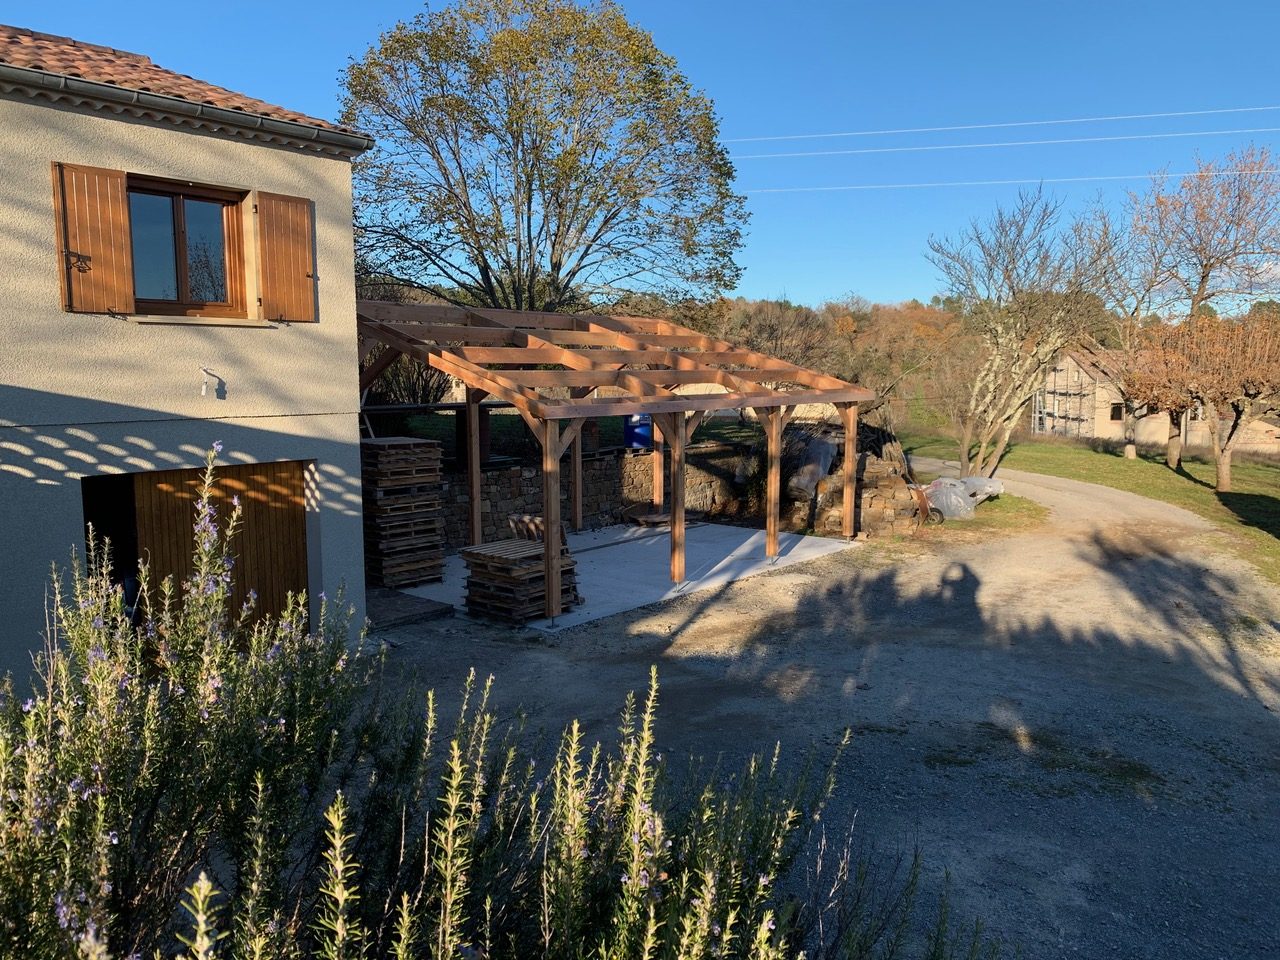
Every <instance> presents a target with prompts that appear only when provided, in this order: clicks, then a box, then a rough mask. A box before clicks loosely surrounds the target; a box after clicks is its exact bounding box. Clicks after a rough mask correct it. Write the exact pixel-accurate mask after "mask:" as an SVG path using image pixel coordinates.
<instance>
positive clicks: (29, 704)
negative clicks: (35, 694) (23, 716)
mask: <svg viewBox="0 0 1280 960" xmlns="http://www.w3.org/2000/svg"><path fill="white" fill-rule="evenodd" d="M35 708H36V702H35V700H33V699H32V698H31V697H27V699H26V700H25V701H23V704H22V712H23V713H30V712H31V711H32V710H34V709H35Z"/></svg>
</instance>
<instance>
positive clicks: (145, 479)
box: [133, 460, 307, 614]
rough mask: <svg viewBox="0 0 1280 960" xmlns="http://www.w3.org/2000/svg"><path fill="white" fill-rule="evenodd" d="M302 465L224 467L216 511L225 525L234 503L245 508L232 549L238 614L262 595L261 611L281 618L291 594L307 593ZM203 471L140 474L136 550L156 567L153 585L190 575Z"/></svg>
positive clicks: (136, 490)
mask: <svg viewBox="0 0 1280 960" xmlns="http://www.w3.org/2000/svg"><path fill="white" fill-rule="evenodd" d="M305 469H306V464H305V463H303V462H301V461H296V460H294V461H284V462H280V463H254V464H244V465H240V466H231V467H218V469H217V486H216V489H215V504H216V505H217V508H218V522H219V526H222V525H223V524H224V523H225V522H226V518H227V516H228V515H229V514H230V512H231V509H232V505H231V497H232V496H233V495H238V496H239V497H240V503H241V506H242V508H243V509H242V514H241V523H240V530H239V532H238V533H237V534H236V537H235V539H234V540H233V541H232V542H231V552H232V553H233V554H234V556H235V558H236V562H235V568H234V570H233V576H234V579H235V589H234V591H233V593H232V602H233V604H234V605H235V606H234V609H237V610H238V609H239V607H240V604H242V603H243V602H244V600H245V597H246V596H247V595H248V591H249V590H250V589H253V590H256V591H257V593H258V611H259V612H260V613H267V614H278V613H279V612H280V611H282V610H283V609H284V606H285V601H286V598H287V596H288V594H289V592H290V591H292V592H294V593H300V592H301V591H303V590H306V589H307V522H306V507H305V501H304V472H305ZM200 478H201V472H200V471H198V470H161V471H157V472H154V473H138V474H134V487H133V489H134V499H135V502H136V504H137V515H138V549H139V553H140V556H141V557H142V558H143V559H145V560H147V561H148V562H149V563H150V565H151V572H152V574H151V575H152V583H153V584H158V583H159V581H160V579H161V578H163V577H165V576H169V575H172V576H174V577H175V578H176V579H178V580H179V581H181V580H182V579H184V578H186V577H188V576H190V575H191V572H192V558H191V554H192V550H193V546H194V534H193V527H194V525H195V502H196V497H197V496H198V495H199V491H200Z"/></svg>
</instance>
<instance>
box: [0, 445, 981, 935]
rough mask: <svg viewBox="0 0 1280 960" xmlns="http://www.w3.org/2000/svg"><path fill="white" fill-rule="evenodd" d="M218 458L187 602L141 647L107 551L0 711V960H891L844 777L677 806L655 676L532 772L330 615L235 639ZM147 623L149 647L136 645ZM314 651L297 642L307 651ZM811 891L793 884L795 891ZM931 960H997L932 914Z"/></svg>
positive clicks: (470, 702) (503, 735) (914, 873)
mask: <svg viewBox="0 0 1280 960" xmlns="http://www.w3.org/2000/svg"><path fill="white" fill-rule="evenodd" d="M212 484H213V455H212V454H211V455H210V459H209V465H208V468H207V471H206V475H205V484H204V489H203V491H202V495H201V497H200V500H199V502H198V505H197V510H196V524H195V565H194V573H193V574H192V576H191V577H189V578H188V579H187V581H186V582H185V583H183V584H173V583H163V584H159V585H152V584H149V583H147V577H146V572H145V570H144V571H143V576H142V579H143V584H144V587H143V599H142V603H141V604H140V608H141V609H142V610H143V614H142V616H141V618H138V617H135V616H133V615H132V614H131V611H129V610H128V609H126V607H125V603H124V597H123V595H122V593H121V591H120V589H119V588H118V587H116V586H113V584H112V582H111V576H110V572H109V565H108V564H107V563H106V557H105V553H104V548H102V547H93V548H91V551H90V556H89V558H88V559H89V562H88V572H87V573H85V574H81V573H79V572H75V573H73V577H72V586H71V589H70V591H69V593H67V594H65V595H64V594H61V593H59V594H56V595H55V596H54V599H53V602H52V617H51V629H50V636H49V641H48V643H47V645H46V649H45V650H44V652H43V654H42V655H41V656H40V657H38V659H37V671H36V681H35V689H34V692H33V693H32V694H31V695H30V696H29V697H24V696H22V695H14V694H13V693H12V692H11V691H9V692H7V694H6V696H5V697H4V704H3V708H2V709H0V956H5V957H7V956H23V957H33V958H72V957H88V958H95V960H110V958H116V960H120V958H139V960H140V958H142V957H147V958H152V957H155V958H182V960H213V958H222V960H268V958H271V960H276V958H284V960H321V958H323V960H409V958H433V960H445V958H449V960H455V958H467V957H470V958H481V957H483V958H494V960H496V958H513V960H523V958H557V960H558V958H581V960H588V958H591V960H632V958H637V960H639V958H655V960H657V958H670V960H676V958H680V960H683V958H690V960H692V958H704V957H706V958H710V957H737V958H753V960H770V958H783V957H797V956H803V955H808V956H809V957H811V958H815V960H818V958H833V960H834V958H841V960H846V958H847V960H855V958H872V957H875V958H890V957H893V956H897V955H899V954H900V953H902V951H903V948H904V944H907V943H908V942H910V941H911V939H912V938H911V934H912V932H913V927H912V925H913V924H915V925H916V926H919V921H918V919H917V917H916V912H915V900H916V897H915V892H916V887H917V883H916V881H917V878H918V875H919V861H918V859H917V860H916V861H915V862H913V863H912V864H911V865H910V866H909V868H908V869H907V871H906V874H905V877H900V876H898V875H896V874H894V875H890V876H887V877H879V876H876V875H873V872H872V871H870V870H869V869H868V867H867V863H868V861H867V860H866V859H865V858H861V857H857V856H855V855H854V854H853V852H852V848H851V847H849V846H846V847H845V848H844V849H843V851H842V852H841V853H839V855H837V856H829V855H828V854H827V852H826V845H825V843H824V842H823V841H822V840H821V839H820V838H821V820H820V817H821V812H822V810H823V806H824V804H825V801H826V799H827V797H828V796H829V795H830V791H831V789H832V785H833V783H834V780H833V771H834V765H833V766H832V767H829V768H827V770H826V771H825V775H824V773H823V771H822V770H821V769H815V768H814V767H812V766H811V765H810V766H806V767H804V768H802V769H801V770H800V771H799V772H798V773H795V774H787V773H783V772H782V769H781V764H780V758H779V756H778V755H777V753H776V752H775V753H774V754H773V755H772V756H770V757H761V758H756V759H753V760H751V761H750V762H749V763H748V764H747V765H746V766H745V767H744V769H742V770H741V771H739V772H736V773H732V774H727V775H726V774H724V773H723V772H720V771H714V772H710V773H703V774H701V775H699V773H698V772H697V771H696V770H694V771H691V772H690V774H689V775H688V776H685V777H683V778H680V780H679V782H675V781H676V778H673V777H668V776H667V775H666V774H665V772H664V769H663V765H662V762H661V759H660V757H659V755H658V754H657V752H656V747H655V738H654V724H655V720H656V714H657V698H658V686H657V676H656V673H654V674H652V675H651V678H650V685H649V690H648V694H647V696H646V697H645V699H644V700H643V702H640V703H637V702H636V701H635V699H634V698H629V699H628V701H627V703H626V705H625V707H624V709H623V713H622V720H621V725H620V729H619V737H618V743H617V746H616V747H615V748H613V749H611V750H608V751H606V750H605V749H604V748H603V747H602V746H600V745H599V744H596V745H591V746H589V745H588V744H586V743H585V742H584V739H583V735H582V732H581V730H580V728H579V726H578V725H577V723H576V722H574V723H572V724H570V725H569V726H568V728H567V729H566V730H565V731H564V733H563V735H562V737H561V738H560V740H559V742H558V744H557V745H556V749H555V750H554V756H553V757H552V758H551V762H550V764H549V765H546V767H545V769H543V767H542V766H540V762H539V761H538V759H537V754H536V752H535V751H531V750H529V749H528V748H527V747H526V746H525V745H524V744H523V742H522V741H523V736H522V733H521V731H520V729H519V728H518V727H517V728H513V729H511V730H507V731H505V732H500V731H498V730H497V729H496V719H495V716H494V714H493V712H492V711H491V710H490V708H489V696H490V686H489V684H488V683H477V681H476V680H475V677H474V675H473V676H472V678H471V679H470V680H469V681H468V683H467V684H466V686H465V688H464V690H463V691H462V698H461V705H460V707H459V709H458V712H457V715H456V719H455V720H454V721H453V723H452V725H451V728H450V729H448V730H446V731H445V732H443V733H442V732H441V730H440V726H439V721H438V711H437V707H436V702H435V698H434V695H433V694H432V693H430V692H425V693H421V694H419V693H416V692H414V691H403V690H402V691H397V692H396V693H395V694H391V693H388V692H387V691H386V690H384V687H383V682H382V678H381V669H380V667H381V658H380V656H374V655H369V654H368V653H366V651H365V650H364V647H363V645H362V644H355V645H352V644H350V643H349V642H348V639H347V638H348V621H347V616H346V615H344V614H343V612H342V611H341V610H340V609H339V608H337V607H336V606H335V605H333V604H324V605H323V613H322V615H321V617H320V618H319V622H317V623H313V624H310V625H309V624H308V622H307V616H306V602H305V598H303V597H296V598H293V599H292V601H291V603H290V605H289V608H288V610H286V611H285V613H284V614H283V615H281V616H279V617H262V618H256V617H255V616H254V611H253V610H252V606H251V605H249V606H248V607H246V608H245V609H242V610H232V609H230V602H229V596H230V586H231V582H232V571H233V569H234V567H233V562H232V557H233V554H232V551H231V543H232V540H233V537H234V535H235V532H236V527H237V524H238V519H239V518H238V509H233V510H232V512H231V514H230V516H229V517H227V518H225V519H224V520H222V521H221V522H220V521H219V518H218V517H217V516H216V514H215V511H214V507H213V505H212V498H211V496H210V492H211V487H212ZM139 620H140V623H139ZM309 626H310V627H311V629H308V627H309ZM800 864H803V867H801V866H800ZM926 933H927V935H926V936H925V937H923V938H921V937H919V936H917V937H916V940H917V941H918V942H919V943H920V944H921V945H922V946H923V949H924V951H925V953H924V954H923V955H924V956H927V957H929V958H931V960H933V958H945V957H953V956H969V957H978V956H985V955H987V954H986V951H987V950H988V945H987V944H986V943H985V941H984V940H983V939H982V937H981V935H980V932H979V931H976V930H975V931H974V933H973V935H972V936H970V937H968V938H966V939H964V940H963V941H961V940H957V939H955V938H954V937H953V936H952V934H951V932H950V930H949V924H948V919H947V908H946V904H945V902H944V903H943V904H942V909H941V910H940V911H939V913H938V914H937V916H936V919H935V920H934V922H933V924H932V927H931V933H930V932H928V930H926Z"/></svg>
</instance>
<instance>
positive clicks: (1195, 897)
mask: <svg viewBox="0 0 1280 960" xmlns="http://www.w3.org/2000/svg"><path fill="white" fill-rule="evenodd" d="M1004 479H1005V481H1006V484H1007V487H1008V490H1009V492H1010V493H1013V494H1017V495H1020V496H1027V497H1030V498H1032V499H1035V500H1037V501H1039V502H1041V503H1043V504H1045V505H1046V506H1048V507H1049V508H1050V509H1051V512H1052V513H1051V520H1050V522H1049V523H1048V524H1047V525H1046V526H1044V527H1042V528H1039V529H1036V530H1034V531H1031V532H1028V533H1025V534H1021V535H1018V536H1013V537H1008V538H1004V539H1000V540H995V541H990V542H985V543H977V542H969V543H962V544H953V545H945V544H943V545H938V544H932V545H928V544H926V545H923V546H916V545H909V546H907V547H905V548H901V549H896V550H893V549H891V550H885V549H882V548H876V547H869V548H867V549H863V550H853V551H848V552H846V553H843V554H837V555H835V556H832V557H829V558H826V559H823V560H820V561H815V562H813V563H808V564H803V565H798V566H796V567H793V568H790V569H788V570H785V571H779V572H777V573H773V574H767V575H764V576H761V577H756V578H754V579H752V580H749V581H743V582H740V583H737V584H733V585H731V586H729V587H727V588H725V589H723V590H721V591H718V592H716V593H712V594H700V595H696V596H694V597H690V598H686V599H684V600H681V601H677V602H672V603H667V604H662V605H658V606H655V607H650V608H646V609H643V610H639V611H634V612H632V613H629V614H623V615H620V616H618V617H614V618H612V619H610V620H605V621H600V622H598V623H595V624H590V625H587V626H584V627H581V628H578V629H576V630H573V631H568V632H566V633H563V634H560V635H558V638H557V640H556V641H555V642H556V644H557V645H556V646H554V647H547V646H543V645H535V644H531V643H528V642H526V641H522V640H521V639H520V638H521V635H520V634H517V633H514V632H512V631H509V630H502V629H497V628H490V627H483V626H478V625H475V624H470V623H466V622H464V621H455V622H449V621H444V622H439V623H437V624H434V625H424V626H419V627H410V628H402V629H401V630H399V631H396V632H394V633H392V634H389V635H388V638H389V639H391V640H392V641H393V642H395V643H396V644H397V647H396V649H395V652H394V662H395V663H397V664H398V665H401V666H403V668H404V669H406V670H410V671H421V672H422V673H424V674H425V675H427V676H428V677H429V678H430V679H431V681H432V682H433V683H434V684H435V685H436V686H437V687H438V688H439V689H441V690H442V691H443V690H448V689H450V688H453V687H456V685H457V684H458V683H459V682H460V680H461V678H462V677H463V676H464V675H465V672H466V670H467V668H468V667H470V666H472V665H475V666H476V667H477V668H478V669H480V670H481V671H483V672H491V673H493V674H494V675H495V676H496V677H497V681H498V686H497V691H498V697H499V703H500V705H501V706H502V707H503V708H504V709H505V710H510V711H511V712H512V713H514V710H515V708H516V706H517V704H518V705H520V706H522V707H523V708H525V709H526V710H528V712H529V716H530V722H531V724H532V725H533V726H534V727H535V728H537V727H542V728H543V729H545V730H546V731H547V732H548V734H552V733H554V731H555V730H557V729H558V728H559V727H560V726H561V725H562V724H563V722H564V721H566V720H567V719H568V718H569V717H571V716H578V717H580V718H581V719H582V720H583V721H584V723H585V724H586V726H587V729H588V731H589V732H591V733H593V734H594V735H595V736H598V737H608V736H609V735H610V733H611V731H612V728H613V725H614V717H615V715H616V711H617V708H618V705H619V704H620V703H621V700H622V697H623V696H624V694H625V692H626V691H627V690H631V689H636V688H639V687H642V686H643V684H644V682H645V674H646V671H647V669H648V666H649V664H651V663H657V664H658V667H659V671H660V676H661V680H662V684H663V694H662V701H663V706H662V711H661V714H660V730H659V734H660V739H661V740H662V745H663V748H664V749H665V750H666V751H668V753H669V754H670V755H673V756H680V755H682V754H687V753H696V754H700V755H703V756H708V757H715V756H717V755H724V756H725V758H726V759H727V760H737V759H740V758H742V757H743V756H745V755H746V754H748V753H750V752H752V751H757V750H767V749H769V748H770V747H771V745H772V743H773V742H774V740H776V739H781V741H782V742H783V747H784V750H785V751H787V753H788V755H789V756H799V755H800V754H802V753H804V751H805V749H806V748H807V747H808V746H809V745H810V744H812V743H814V742H815V741H816V742H824V741H829V740H833V739H834V738H836V737H838V735H839V733H840V731H841V730H843V728H845V727H846V726H852V727H853V728H854V730H855V731H856V733H857V736H856V737H855V742H854V747H853V754H852V757H851V759H850V762H849V763H847V764H846V766H845V768H844V774H843V776H842V779H841V782H840V785H839V788H838V791H837V797H836V802H835V804H834V805H833V809H832V812H831V817H832V820H834V821H835V822H837V823H841V822H847V821H848V820H849V819H850V818H851V817H853V815H854V814H855V813H856V815H857V822H858V824H859V825H860V830H861V832H862V835H863V837H864V838H867V839H869V840H871V841H873V842H875V843H876V844H879V845H881V846H884V847H887V848H889V849H901V848H909V847H910V846H912V845H913V844H916V843H918V844H919V845H920V846H921V847H922V849H923V852H924V855H925V859H926V866H927V871H928V889H927V891H926V892H927V893H928V894H930V895H934V894H936V893H937V891H938V890H939V889H940V886H941V877H942V874H943V871H944V870H950V872H951V875H952V877H953V880H954V891H953V903H954V907H955V909H957V910H958V911H960V912H961V913H965V914H968V915H978V916H981V917H983V919H984V921H985V922H986V924H987V926H988V928H989V929H991V930H993V931H994V932H997V933H999V934H1000V935H1002V936H1004V937H1005V938H1007V939H1008V940H1010V941H1012V942H1015V943H1018V944H1020V945H1021V947H1022V949H1023V951H1024V955H1025V956H1028V957H1060V956H1079V957H1088V958H1100V957H1124V958H1130V957H1133V958H1139V957H1142V958H1146V957H1150V958H1160V960H1166V958H1174V957H1177V958H1201V957H1203V958H1210V957H1230V958H1245V957H1269V956H1275V955H1276V952H1275V951H1276V945H1277V944H1278V943H1280V911H1278V910H1277V908H1276V903H1277V896H1278V894H1280V857H1277V856H1276V851H1277V850H1280V746H1278V745H1280V605H1277V603H1276V601H1275V597H1274V591H1273V589H1272V588H1270V587H1269V586H1268V585H1267V584H1265V583H1263V582H1262V581H1260V580H1259V579H1258V578H1257V577H1256V576H1255V575H1254V574H1253V573H1252V571H1251V569H1249V568H1248V567H1247V566H1246V565H1244V564H1243V563H1242V562H1241V561H1239V560H1237V559H1235V558H1234V557H1231V556H1227V555H1224V553H1223V552H1222V550H1221V549H1220V548H1219V547H1220V541H1219V540H1217V539H1216V538H1217V537H1219V536H1220V535H1219V534H1216V533H1213V532H1212V528H1211V526H1210V525H1209V524H1207V523H1206V522H1205V521H1203V520H1201V519H1200V518H1198V517H1195V516H1194V515H1192V514H1189V513H1186V512H1185V511H1181V510H1178V509H1176V508H1173V507H1168V506H1166V505H1164V504H1158V503H1156V502H1154V501H1150V500H1146V499H1144V498H1142V497H1138V496H1135V495H1132V494H1127V493H1123V492H1120V491H1115V490H1111V489H1108V488H1104V487H1098V486H1094V485H1091V484H1082V483H1078V482H1075V481H1069V480H1059V479H1055V478H1048V477H1040V476H1036V475H1032V474H1022V473H1015V472H1009V473H1007V474H1005V476H1004ZM620 589H625V586H620Z"/></svg>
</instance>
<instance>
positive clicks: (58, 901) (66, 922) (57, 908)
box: [53, 892, 71, 930]
mask: <svg viewBox="0 0 1280 960" xmlns="http://www.w3.org/2000/svg"><path fill="white" fill-rule="evenodd" d="M53 912H54V913H55V914H56V915H57V917H58V926H60V927H61V928H62V929H63V930H66V929H67V928H68V927H69V926H71V906H70V904H68V903H67V901H66V900H65V899H64V898H63V896H62V894H61V893H60V892H59V893H55V894H54V895H53Z"/></svg>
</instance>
